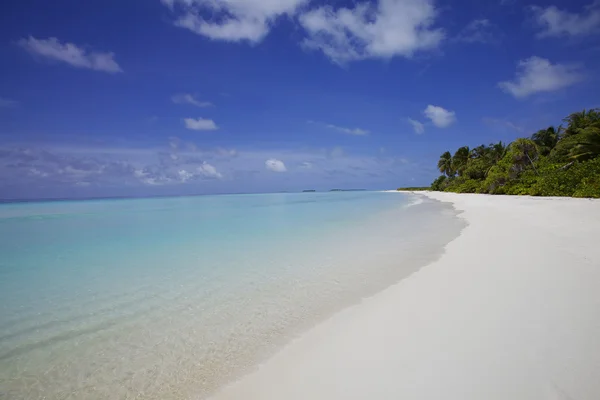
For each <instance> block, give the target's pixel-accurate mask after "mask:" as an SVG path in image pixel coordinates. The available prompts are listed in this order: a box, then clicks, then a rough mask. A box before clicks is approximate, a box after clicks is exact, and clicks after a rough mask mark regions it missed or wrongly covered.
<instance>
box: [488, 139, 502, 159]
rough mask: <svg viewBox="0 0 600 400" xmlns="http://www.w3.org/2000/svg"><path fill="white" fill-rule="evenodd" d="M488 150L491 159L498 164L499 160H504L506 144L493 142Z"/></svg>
mask: <svg viewBox="0 0 600 400" xmlns="http://www.w3.org/2000/svg"><path fill="white" fill-rule="evenodd" d="M489 149H490V150H489V152H488V157H489V158H490V161H491V162H492V163H494V164H496V163H497V162H498V161H500V160H502V157H504V155H505V154H506V145H505V144H504V143H502V142H498V143H492V144H490V147H489Z"/></svg>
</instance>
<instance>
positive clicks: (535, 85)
mask: <svg viewBox="0 0 600 400" xmlns="http://www.w3.org/2000/svg"><path fill="white" fill-rule="evenodd" d="M599 35H600V2H598V1H596V2H594V3H592V2H591V1H555V2H540V1H527V2H523V1H517V0H493V1H486V0H484V1H478V0H462V1H434V0H378V1H341V0H340V1H337V0H332V1H327V2H323V1H316V0H313V1H310V0H162V1H161V0H119V1H117V0H107V1H93V2H92V1H80V0H62V1H58V2H48V1H33V0H20V1H4V2H2V5H0V60H2V61H1V62H0V66H1V68H2V74H1V75H0V198H51V197H88V196H140V195H171V194H202V193H232V192H264V191H283V190H290V191H291V190H301V189H306V188H311V189H312V188H315V189H329V188H338V187H342V188H368V189H378V188H394V187H397V186H405V185H426V184H429V183H430V182H431V180H432V179H433V178H435V177H436V176H437V172H436V170H435V163H436V161H437V158H438V157H439V155H440V154H441V153H442V152H443V151H445V150H451V151H454V150H455V149H456V148H457V147H459V146H462V145H470V146H476V145H479V144H482V143H486V144H487V143H490V142H493V141H498V140H502V141H505V142H509V141H511V140H513V139H514V138H516V137H519V136H525V135H530V134H531V133H533V132H534V131H535V130H537V129H539V128H542V127H545V126H548V125H557V124H559V123H560V121H561V118H562V117H564V116H565V115H567V114H568V113H570V112H572V111H575V110H579V109H583V108H590V107H597V106H599V102H598V98H597V93H598V89H599V88H600V82H599V80H598V73H597V72H596V71H600V68H599V67H600V42H599V40H598V39H599Z"/></svg>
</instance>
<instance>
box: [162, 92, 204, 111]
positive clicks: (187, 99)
mask: <svg viewBox="0 0 600 400" xmlns="http://www.w3.org/2000/svg"><path fill="white" fill-rule="evenodd" d="M171 101H172V102H173V103H175V104H191V105H193V106H196V107H200V108H204V107H210V106H212V103H211V102H210V101H200V100H197V99H196V98H195V97H194V96H193V95H191V94H189V93H180V94H176V95H173V96H172V97H171Z"/></svg>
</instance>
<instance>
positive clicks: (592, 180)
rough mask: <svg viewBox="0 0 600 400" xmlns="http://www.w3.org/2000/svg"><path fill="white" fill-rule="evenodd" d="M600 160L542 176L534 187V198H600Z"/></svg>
mask: <svg viewBox="0 0 600 400" xmlns="http://www.w3.org/2000/svg"><path fill="white" fill-rule="evenodd" d="M599 177H600V158H596V159H593V160H590V161H585V162H577V163H574V164H573V165H571V166H570V167H569V168H558V169H554V170H553V171H549V172H547V173H545V174H544V175H543V176H541V177H540V178H539V179H538V180H537V182H536V183H535V184H534V185H532V187H531V190H530V194H532V195H534V196H574V195H575V194H576V192H577V195H578V197H600V189H599V188H598V186H600V178H599Z"/></svg>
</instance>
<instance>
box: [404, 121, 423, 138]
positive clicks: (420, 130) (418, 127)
mask: <svg viewBox="0 0 600 400" xmlns="http://www.w3.org/2000/svg"><path fill="white" fill-rule="evenodd" d="M408 122H409V123H410V124H411V125H412V127H413V129H414V130H415V133H416V134H417V135H420V134H422V133H423V132H425V125H423V123H422V122H419V121H416V120H414V119H412V118H409V119H408Z"/></svg>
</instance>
